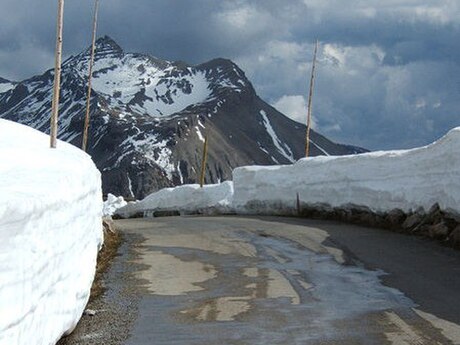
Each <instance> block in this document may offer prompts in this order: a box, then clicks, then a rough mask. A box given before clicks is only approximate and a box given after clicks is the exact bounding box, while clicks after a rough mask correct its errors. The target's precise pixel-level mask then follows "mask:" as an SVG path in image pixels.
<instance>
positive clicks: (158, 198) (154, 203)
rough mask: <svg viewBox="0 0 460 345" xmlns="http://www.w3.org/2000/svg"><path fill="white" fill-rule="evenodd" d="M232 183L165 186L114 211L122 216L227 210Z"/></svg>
mask: <svg viewBox="0 0 460 345" xmlns="http://www.w3.org/2000/svg"><path fill="white" fill-rule="evenodd" d="M232 196H233V183H232V182H231V181H227V182H223V183H221V184H213V185H205V186H203V188H200V185H198V184H192V185H183V186H179V187H175V188H165V189H162V190H160V191H158V192H156V193H153V194H150V195H149V196H147V197H146V198H145V199H143V200H141V201H137V202H130V203H128V205H126V206H125V207H122V208H120V209H119V210H117V211H116V213H117V214H119V215H121V216H122V217H131V216H133V215H135V214H137V213H140V212H141V213H144V215H145V216H150V215H151V214H152V212H153V211H179V212H181V213H185V214H186V213H195V212H197V211H200V210H206V209H209V208H215V209H217V210H219V211H221V212H224V211H225V210H229V209H230V208H231V205H232Z"/></svg>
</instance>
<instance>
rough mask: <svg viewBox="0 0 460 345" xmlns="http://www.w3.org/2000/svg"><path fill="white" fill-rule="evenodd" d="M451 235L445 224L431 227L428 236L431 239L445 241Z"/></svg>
mask: <svg viewBox="0 0 460 345" xmlns="http://www.w3.org/2000/svg"><path fill="white" fill-rule="evenodd" d="M447 235H449V228H448V227H447V225H446V224H445V223H444V222H441V223H438V224H436V225H432V226H430V227H429V230H428V236H430V237H431V238H437V239H444V238H446V237H447Z"/></svg>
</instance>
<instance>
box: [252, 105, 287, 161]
mask: <svg viewBox="0 0 460 345" xmlns="http://www.w3.org/2000/svg"><path fill="white" fill-rule="evenodd" d="M260 115H261V116H262V119H263V121H264V126H265V129H266V130H267V133H268V134H269V135H270V137H271V138H272V141H273V144H274V145H275V147H276V148H277V149H278V152H279V153H281V154H282V155H283V156H284V157H286V158H287V159H288V160H289V161H290V162H292V163H294V162H295V159H294V155H293V154H292V151H291V149H290V148H289V147H288V146H287V145H286V144H283V142H282V141H281V140H280V139H279V138H278V136H277V135H276V132H275V130H274V129H273V127H272V125H271V124H270V120H268V116H267V113H266V112H265V111H263V110H261V111H260ZM272 158H273V157H272ZM273 159H274V158H273Z"/></svg>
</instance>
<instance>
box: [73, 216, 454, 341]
mask: <svg viewBox="0 0 460 345" xmlns="http://www.w3.org/2000/svg"><path fill="white" fill-rule="evenodd" d="M116 225H117V226H118V228H119V229H121V231H122V233H123V234H124V237H125V240H126V242H125V244H124V245H123V247H122V248H121V251H120V256H119V257H118V258H117V259H116V260H115V262H114V265H113V266H112V268H111V270H110V272H109V273H108V274H107V277H106V281H107V282H106V283H107V284H108V291H107V293H106V296H105V297H104V299H103V300H102V301H100V302H98V303H102V305H99V306H96V307H95V308H96V309H97V308H99V310H98V313H97V315H96V316H95V317H93V318H91V319H90V318H89V317H85V318H86V319H84V320H83V322H82V324H83V325H84V324H85V323H86V324H87V325H90V326H91V327H93V328H94V330H92V331H91V332H90V331H88V329H85V327H84V326H79V328H77V331H76V334H75V335H72V336H71V337H69V338H73V339H74V340H73V342H69V343H66V344H69V345H70V344H92V343H93V342H91V341H94V343H95V344H126V345H146V344H159V345H161V344H175V345H176V344H177V345H182V344H184V345H185V344H187V345H194V344H210V345H211V344H219V345H222V344H235V345H236V344H248V345H249V344H251V345H257V344H264V345H265V344H403V345H404V344H460V326H458V325H457V324H456V323H455V322H457V323H458V322H459V321H458V320H459V319H460V308H457V307H458V306H459V305H458V303H459V301H458V299H459V297H460V290H458V289H457V288H458V287H459V286H460V277H459V276H460V275H459V274H458V273H459V271H458V269H459V268H460V255H459V253H458V252H455V251H453V250H450V249H448V248H441V247H440V246H438V245H437V244H433V243H429V242H426V241H425V242H424V241H421V240H420V239H416V238H411V237H408V236H402V235H398V234H393V233H390V232H387V231H382V230H373V229H366V228H361V227H354V226H350V225H342V224H336V223H331V222H319V221H308V220H295V219H287V218H275V217H270V218H249V217H169V218H156V219H133V220H120V221H117V222H116ZM370 235H372V236H370ZM366 243H367V244H366ZM400 246H403V247H404V250H405V251H406V252H407V253H406V254H400V253H399V252H400V249H401V248H399V247H400ZM382 250H384V251H382ZM393 251H394V253H393ZM397 253H399V254H398V255H406V256H407V257H398V255H396V254H397ZM383 255H385V258H384V259H383ZM427 255H428V257H427V258H425V257H426V256H427ZM429 255H431V257H429ZM392 256H393V258H394V259H392ZM379 258H380V259H379ZM423 258H425V259H423ZM396 260H416V262H415V261H414V262H412V265H413V271H415V273H414V277H419V276H422V277H423V279H424V281H425V283H426V287H425V289H423V287H422V289H420V287H419V286H416V287H414V288H410V287H408V288H407V289H404V290H401V287H405V284H406V280H405V279H403V278H398V277H399V275H400V274H401V272H403V273H404V268H399V267H400V266H401V263H398V262H395V261H396ZM424 260H429V261H427V262H429V263H430V264H433V265H434V267H435V266H436V264H437V265H439V269H438V270H436V269H435V268H433V267H431V266H429V265H428V264H426V265H424ZM433 261H434V263H433ZM404 264H407V263H404ZM379 266H381V267H379ZM420 266H429V267H428V268H427V269H426V270H424V268H423V267H420ZM441 266H442V268H441ZM380 268H383V269H385V271H386V272H384V271H382V270H381V269H380ZM431 270H433V271H431ZM444 271H445V272H444ZM447 272H450V273H451V274H450V275H448V274H447ZM406 275H408V274H406ZM452 276H455V277H459V278H452ZM430 279H432V280H436V282H435V283H434V282H431V281H430ZM446 279H447V280H446ZM410 280H411V281H412V280H413V281H414V282H415V284H417V285H418V284H419V281H418V280H417V279H416V278H412V279H410ZM439 285H440V286H443V285H449V286H448V287H445V288H444V289H445V290H442V293H443V294H445V296H443V298H445V300H442V299H440V298H439V296H437V295H436V293H433V291H435V290H430V289H439V288H438V286H439ZM423 291H424V292H423ZM431 300H434V302H436V303H434V302H433V303H431V302H432V301H431ZM440 304H442V305H440ZM104 305H105V307H104ZM432 305H434V307H432ZM107 306H110V308H106V307H107ZM114 306H118V307H117V308H118V311H116V310H115V311H112V312H107V310H113V309H114ZM115 309H116V308H115ZM434 312H436V316H434V315H433V313H434ZM104 325H106V326H104ZM87 327H88V326H87ZM97 329H99V331H96V330H97ZM104 332H105V334H104ZM91 334H93V337H92V338H91V336H90V335H91ZM69 341H70V339H69Z"/></svg>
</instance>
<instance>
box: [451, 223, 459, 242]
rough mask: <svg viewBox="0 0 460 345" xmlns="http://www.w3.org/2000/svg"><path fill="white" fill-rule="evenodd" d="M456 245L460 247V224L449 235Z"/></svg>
mask: <svg viewBox="0 0 460 345" xmlns="http://www.w3.org/2000/svg"><path fill="white" fill-rule="evenodd" d="M449 238H450V240H451V242H452V243H453V245H454V246H456V247H460V225H458V226H457V227H456V228H455V229H454V230H453V231H452V232H451V233H450V236H449Z"/></svg>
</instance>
